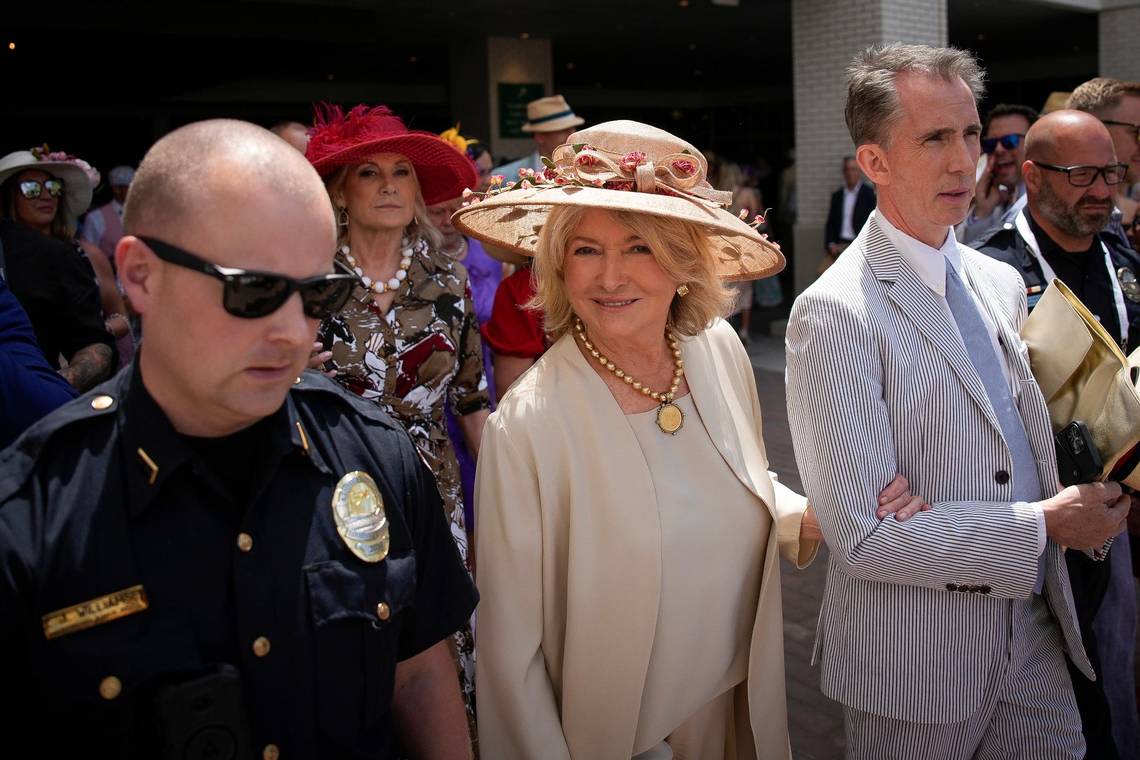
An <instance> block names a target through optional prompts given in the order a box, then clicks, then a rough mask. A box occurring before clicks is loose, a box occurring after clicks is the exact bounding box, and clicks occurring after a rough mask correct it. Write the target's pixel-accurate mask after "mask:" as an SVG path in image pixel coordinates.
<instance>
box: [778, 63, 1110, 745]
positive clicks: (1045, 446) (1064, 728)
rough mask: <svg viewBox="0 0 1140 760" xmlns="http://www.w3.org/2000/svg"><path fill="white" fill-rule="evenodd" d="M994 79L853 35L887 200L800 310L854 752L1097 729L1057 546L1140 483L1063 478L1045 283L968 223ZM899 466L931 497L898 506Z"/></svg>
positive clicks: (805, 447) (821, 650)
mask: <svg viewBox="0 0 1140 760" xmlns="http://www.w3.org/2000/svg"><path fill="white" fill-rule="evenodd" d="M982 78H983V75H982V72H981V69H980V68H979V66H978V64H977V62H976V61H975V60H974V59H973V58H972V57H971V56H970V55H969V54H967V53H964V52H961V51H958V50H953V49H947V48H942V49H935V48H928V47H923V46H913V45H901V44H895V45H889V46H886V47H882V48H870V49H868V50H866V51H864V52H862V53H861V54H860V55H859V56H858V57H857V58H856V60H855V62H854V63H853V64H852V66H851V68H850V69H849V71H848V99H847V107H846V118H847V124H848V128H849V129H850V131H851V137H852V139H853V140H854V142H855V145H856V147H857V151H856V159H857V160H858V162H859V166H860V168H861V169H862V170H863V173H864V174H865V175H866V176H867V177H868V178H869V179H870V180H871V181H872V182H874V183H875V185H876V186H877V189H878V201H877V209H876V211H875V212H874V213H873V214H872V216H871V218H870V220H869V221H868V223H867V224H866V226H864V228H863V231H862V232H861V233H860V235H859V236H858V237H857V238H856V240H855V242H854V243H853V244H852V245H851V247H850V248H848V250H847V251H846V252H845V253H844V255H843V256H842V257H840V259H839V261H838V263H837V264H836V265H835V266H833V267H832V268H831V269H829V270H828V271H827V272H826V273H825V274H824V275H823V276H822V277H821V278H820V279H819V280H818V281H817V282H816V283H815V284H814V285H813V286H812V287H810V288H809V289H808V290H807V291H805V292H804V294H803V295H802V296H801V297H800V298H799V299H798V300H797V302H796V304H795V307H794V308H793V309H792V315H791V319H790V322H789V325H788V334H787V335H788V337H787V353H788V375H787V382H788V409H789V418H790V420H791V421H792V425H791V428H792V439H793V443H794V444H795V450H796V458H797V460H798V462H799V467H800V473H801V476H802V480H803V483H804V486H805V489H806V491H807V495H808V497H809V498H810V500H811V503H812V505H813V507H814V508H815V510H816V512H817V514H818V519H819V522H820V526H821V528H822V530H823V533H824V536H825V537H826V539H827V543H828V546H829V547H830V549H831V558H830V563H829V567H828V576H827V589H826V592H825V596H824V602H823V609H822V610H821V613H820V621H819V631H818V635H817V639H816V652H815V655H816V657H817V658H818V659H819V661H820V663H821V676H822V687H823V692H824V693H825V694H827V695H828V696H829V697H831V698H833V699H836V700H838V701H839V702H841V703H842V704H843V705H844V709H845V717H846V721H845V723H846V734H847V745H848V749H847V753H848V757H850V758H868V759H873V760H887V759H888V758H897V759H898V760H938V759H941V758H947V759H949V758H955V759H957V758H972V757H977V758H1026V759H1027V760H1028V759H1029V758H1032V759H1033V760H1046V759H1049V758H1056V759H1057V760H1060V759H1062V758H1064V759H1065V760H1077V759H1078V758H1082V757H1083V756H1084V752H1085V744H1084V739H1083V737H1082V736H1081V724H1080V719H1079V717H1078V714H1077V708H1076V704H1075V702H1074V699H1073V692H1072V684H1071V682H1070V680H1069V675H1068V673H1067V671H1066V667H1065V660H1064V651H1068V652H1069V654H1070V655H1071V657H1072V660H1073V662H1074V663H1075V664H1076V665H1077V667H1078V668H1080V669H1081V671H1082V672H1084V673H1086V674H1089V675H1090V677H1091V673H1092V668H1091V666H1090V665H1089V663H1088V658H1087V657H1086V655H1085V652H1084V649H1083V646H1082V643H1081V639H1080V634H1079V632H1078V629H1077V626H1076V622H1075V617H1074V613H1073V604H1072V593H1071V591H1070V588H1069V581H1068V575H1067V573H1066V572H1065V563H1064V561H1063V555H1062V549H1061V546H1068V547H1073V548H1075V549H1086V548H1090V549H1091V548H1092V547H1099V546H1100V545H1102V544H1103V542H1104V541H1105V540H1106V539H1107V538H1108V537H1109V536H1111V535H1115V533H1116V532H1119V530H1120V529H1121V527H1122V525H1123V521H1124V519H1125V517H1126V516H1127V512H1128V509H1129V507H1130V500H1129V498H1128V497H1126V496H1122V495H1121V491H1120V487H1119V486H1118V485H1117V484H1115V483H1109V484H1092V485H1083V486H1076V487H1070V488H1066V489H1064V490H1061V491H1058V489H1059V484H1058V482H1057V465H1056V457H1055V452H1054V448H1053V438H1052V435H1051V429H1050V423H1049V417H1048V411H1047V409H1046V407H1045V402H1044V399H1043V398H1042V396H1041V392H1040V389H1039V388H1038V387H1037V384H1036V382H1035V381H1034V380H1033V377H1032V375H1031V374H1030V371H1029V365H1028V361H1027V352H1026V348H1025V346H1024V344H1023V343H1022V342H1021V340H1020V339H1019V338H1018V330H1019V329H1020V327H1021V324H1022V322H1023V321H1024V319H1025V314H1026V304H1025V288H1024V286H1023V284H1022V283H1021V280H1020V278H1019V277H1018V276H1017V274H1016V272H1014V270H1013V269H1012V268H1010V267H1008V266H1006V265H1004V264H1001V263H1000V262H996V261H993V260H992V259H989V258H987V257H985V256H983V255H981V254H979V253H977V252H975V251H973V250H971V249H969V248H966V247H964V246H959V245H958V244H957V242H956V241H955V239H954V234H953V229H952V228H953V225H955V224H956V223H958V222H960V221H961V220H962V219H963V218H964V217H965V215H966V212H967V210H968V209H969V205H970V200H971V197H972V195H973V190H974V166H975V163H976V161H977V158H978V155H979V152H980V145H979V137H980V133H981V124H980V123H979V121H980V120H979V119H978V112H977V106H976V102H977V99H978V97H979V96H980V94H981V91H982ZM896 472H900V473H902V474H904V475H905V476H906V477H907V478H908V479H909V480H910V483H911V486H912V488H913V489H914V491H915V493H919V494H922V496H923V497H924V498H925V499H926V500H927V501H928V502H930V503H931V504H932V505H933V508H932V509H931V510H930V511H929V512H923V513H920V514H918V515H916V516H915V517H913V518H911V519H910V520H907V521H906V522H899V521H896V520H891V519H886V520H882V521H881V522H880V520H879V519H878V515H876V511H877V509H878V505H877V503H876V496H877V493H878V490H879V489H880V488H881V487H882V483H886V482H888V481H889V480H890V479H891V477H892V476H893V475H894V474H895V473H896Z"/></svg>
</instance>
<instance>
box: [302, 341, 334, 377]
mask: <svg viewBox="0 0 1140 760" xmlns="http://www.w3.org/2000/svg"><path fill="white" fill-rule="evenodd" d="M322 349H323V346H322V345H321V342H320V341H316V342H314V343H313V352H312V353H311V354H309V364H308V368H309V369H315V370H320V371H321V372H322V373H323V374H324V376H325V377H336V370H335V369H330V370H328V371H327V372H326V371H325V369H324V366H325V362H327V361H328V360H329V359H331V358H332V351H324V350H322Z"/></svg>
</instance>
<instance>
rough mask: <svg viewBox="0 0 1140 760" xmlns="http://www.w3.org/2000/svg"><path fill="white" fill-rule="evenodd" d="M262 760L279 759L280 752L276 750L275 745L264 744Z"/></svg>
mask: <svg viewBox="0 0 1140 760" xmlns="http://www.w3.org/2000/svg"><path fill="white" fill-rule="evenodd" d="M261 757H262V758H263V760H277V758H279V757H281V750H279V749H277V745H276V744H266V745H265V749H263V750H262V751H261Z"/></svg>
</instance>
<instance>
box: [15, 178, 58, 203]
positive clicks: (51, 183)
mask: <svg viewBox="0 0 1140 760" xmlns="http://www.w3.org/2000/svg"><path fill="white" fill-rule="evenodd" d="M44 190H47V191H48V195H50V196H51V197H52V198H58V197H60V196H61V195H63V180H62V179H55V178H54V177H53V178H52V179H45V180H44V181H43V182H40V181H39V180H38V179H27V180H24V181H23V182H21V183H20V195H22V196H24V197H25V198H27V199H28V200H30V201H34V200H35V199H36V198H39V197H40V196H41V195H43V192H44Z"/></svg>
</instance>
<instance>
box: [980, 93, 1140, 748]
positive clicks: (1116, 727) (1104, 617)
mask: <svg viewBox="0 0 1140 760" xmlns="http://www.w3.org/2000/svg"><path fill="white" fill-rule="evenodd" d="M1025 155H1026V159H1027V160H1026V161H1025V163H1024V164H1023V166H1022V173H1023V176H1024V177H1025V183H1026V194H1027V207H1026V208H1025V209H1023V210H1022V211H1021V212H1020V213H1019V214H1018V215H1017V217H1016V219H1015V221H1014V222H1013V223H1012V224H1008V225H1006V226H1005V228H1004V229H998V230H997V231H995V232H994V233H993V234H991V235H990V236H989V237H988V238H987V239H986V240H984V241H983V242H982V244H981V245H979V246H978V250H980V251H981V252H982V253H985V254H988V255H990V256H992V257H993V258H995V259H998V260H999V261H1004V262H1006V263H1007V264H1010V265H1012V266H1013V267H1014V268H1015V269H1017V270H1018V272H1019V273H1020V274H1021V277H1022V279H1023V280H1024V281H1025V288H1026V296H1027V302H1028V305H1029V308H1030V309H1032V308H1033V306H1034V305H1035V304H1036V303H1037V301H1038V300H1039V299H1040V298H1041V294H1042V293H1043V292H1044V290H1045V288H1046V287H1047V286H1048V284H1049V283H1050V282H1051V281H1052V280H1053V278H1055V277H1056V278H1058V279H1060V280H1061V281H1062V282H1064V283H1065V284H1066V285H1068V286H1069V288H1070V289H1071V290H1072V291H1073V292H1074V293H1075V294H1076V296H1077V297H1078V298H1080V299H1081V301H1083V302H1084V304H1085V305H1086V306H1087V307H1088V308H1089V311H1091V312H1092V313H1093V314H1094V315H1095V316H1096V317H1097V319H1098V320H1099V321H1100V323H1101V325H1102V326H1103V327H1104V328H1105V330H1107V331H1108V333H1109V335H1111V336H1112V337H1113V339H1115V340H1116V341H1117V342H1119V344H1120V346H1121V347H1122V348H1124V349H1126V350H1129V351H1130V350H1132V349H1133V348H1135V347H1136V346H1137V345H1140V297H1137V294H1136V293H1135V291H1132V292H1131V293H1130V292H1129V290H1128V288H1127V283H1125V282H1123V281H1122V279H1121V275H1120V273H1119V272H1120V269H1121V267H1122V266H1123V264H1120V263H1118V262H1121V261H1123V260H1125V258H1124V257H1131V256H1133V252H1132V251H1131V249H1130V248H1127V247H1126V246H1121V245H1120V244H1119V242H1118V241H1117V239H1116V238H1113V237H1111V236H1109V235H1106V234H1105V233H1104V230H1105V227H1106V226H1107V225H1108V223H1109V219H1110V217H1111V214H1112V210H1113V202H1112V193H1113V190H1114V188H1115V186H1116V185H1117V184H1119V183H1120V182H1121V181H1123V180H1124V175H1125V173H1126V171H1127V166H1126V165H1124V164H1121V163H1119V162H1118V161H1117V159H1116V153H1115V150H1114V148H1113V142H1112V137H1111V136H1110V135H1109V133H1108V130H1107V129H1105V127H1104V125H1103V124H1101V122H1100V121H1099V120H1098V119H1097V118H1096V117H1094V116H1091V115H1089V114H1087V113H1082V112H1080V111H1072V110H1064V111H1054V112H1053V113H1050V114H1048V115H1046V116H1043V117H1042V118H1041V119H1040V120H1039V121H1038V122H1037V123H1035V124H1034V125H1033V126H1032V127H1030V129H1029V132H1028V134H1027V135H1026V146H1025ZM1064 339H1065V338H1064V336H1058V340H1064ZM1065 561H1066V564H1067V565H1068V568H1069V578H1070V580H1071V581H1072V587H1073V601H1074V604H1075V606H1076V609H1077V617H1078V620H1079V622H1080V627H1081V634H1082V637H1083V639H1084V642H1085V649H1086V650H1087V651H1088V654H1089V659H1090V660H1091V661H1092V663H1093V667H1094V669H1095V670H1096V672H1097V675H1098V680H1097V681H1095V682H1094V681H1089V680H1088V679H1087V678H1086V677H1085V676H1084V675H1083V674H1082V673H1081V672H1080V671H1079V670H1077V669H1076V668H1075V667H1072V666H1071V665H1070V668H1069V671H1070V675H1071V677H1072V680H1073V689H1074V692H1075V693H1076V697H1077V706H1078V708H1079V709H1080V712H1081V722H1082V724H1083V728H1084V734H1085V740H1086V742H1087V744H1088V753H1089V754H1088V756H1089V757H1096V758H1103V759H1104V760H1111V759H1112V758H1124V757H1133V756H1134V755H1135V751H1136V747H1135V746H1134V745H1135V741H1136V735H1137V713H1136V702H1135V698H1134V697H1135V689H1134V686H1133V676H1132V665H1131V658H1132V656H1133V655H1132V652H1133V649H1134V647H1135V642H1136V597H1135V593H1134V591H1133V587H1132V570H1131V557H1130V552H1129V536H1128V531H1127V530H1125V531H1124V532H1123V533H1122V534H1121V535H1120V536H1118V537H1117V538H1116V540H1115V542H1114V543H1113V546H1112V549H1111V551H1110V553H1109V558H1108V560H1107V561H1105V562H1094V561H1092V560H1090V559H1089V558H1088V557H1087V556H1086V555H1085V554H1083V553H1081V552H1066V554H1065ZM1113 589H1116V591H1113ZM1109 594H1111V597H1110V599H1109V600H1106V595H1109ZM1094 623H1095V625H1094ZM1122 745H1127V746H1122Z"/></svg>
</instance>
